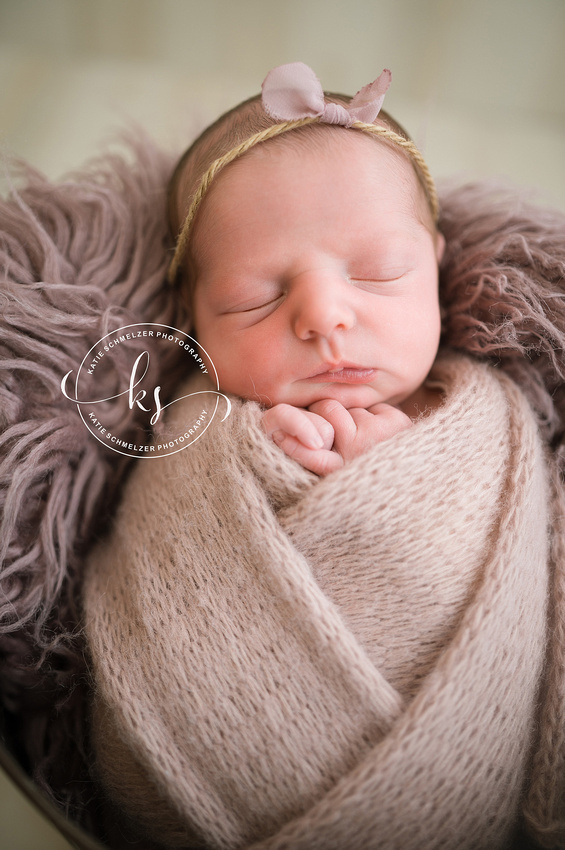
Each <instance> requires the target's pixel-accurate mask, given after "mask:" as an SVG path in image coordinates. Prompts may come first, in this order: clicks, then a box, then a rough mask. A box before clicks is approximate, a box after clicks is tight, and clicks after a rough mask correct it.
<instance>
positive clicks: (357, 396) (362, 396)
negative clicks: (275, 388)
mask: <svg viewBox="0 0 565 850" xmlns="http://www.w3.org/2000/svg"><path fill="white" fill-rule="evenodd" d="M325 399H333V400H335V401H339V402H340V404H342V405H343V406H344V407H345V408H347V409H348V410H349V409H351V408H353V407H362V408H364V409H366V408H368V407H371V405H373V404H379V403H380V402H387V401H388V399H387V398H383V396H382V394H380V393H378V392H377V391H376V390H375V389H373V387H371V386H369V385H367V384H358V385H352V384H338V383H335V384H332V383H328V384H321V385H316V386H315V387H312V389H311V390H309V388H308V389H307V391H304V388H301V391H300V392H298V393H289V394H288V396H287V395H286V394H282V395H281V397H280V398H279V399H278V400H277V401H276V402H275V404H281V403H282V402H286V404H292V405H294V407H303V408H305V409H306V408H308V407H310V406H311V405H312V404H315V402H317V401H324V400H325Z"/></svg>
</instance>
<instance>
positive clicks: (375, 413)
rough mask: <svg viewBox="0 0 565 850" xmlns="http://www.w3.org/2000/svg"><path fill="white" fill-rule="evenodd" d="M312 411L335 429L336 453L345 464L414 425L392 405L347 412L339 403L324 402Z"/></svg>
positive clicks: (314, 406) (317, 403)
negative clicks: (376, 444)
mask: <svg viewBox="0 0 565 850" xmlns="http://www.w3.org/2000/svg"><path fill="white" fill-rule="evenodd" d="M308 410H309V411H310V412H312V413H317V414H318V415H319V416H321V417H322V418H323V419H325V420H326V421H327V422H328V423H329V424H330V425H331V426H332V428H333V431H334V444H333V452H334V453H335V454H337V455H338V456H339V457H340V458H341V459H342V461H343V462H345V461H348V460H353V458H355V457H359V455H362V454H363V453H364V452H366V451H367V449H369V448H370V447H371V446H373V445H375V443H382V442H383V441H384V440H388V439H390V437H393V436H394V435H395V434H398V433H399V432H400V431H405V430H406V429H407V428H410V427H411V425H412V420H411V419H410V418H409V417H408V416H407V415H406V414H405V413H403V412H402V410H399V409H398V408H397V407H393V406H392V405H390V404H384V403H380V404H373V405H372V406H371V407H368V408H367V409H365V408H362V407H352V408H350V409H347V408H345V407H344V406H343V405H342V404H340V403H339V401H336V400H335V399H323V400H322V401H317V402H315V403H314V404H311V405H310V407H309V408H308Z"/></svg>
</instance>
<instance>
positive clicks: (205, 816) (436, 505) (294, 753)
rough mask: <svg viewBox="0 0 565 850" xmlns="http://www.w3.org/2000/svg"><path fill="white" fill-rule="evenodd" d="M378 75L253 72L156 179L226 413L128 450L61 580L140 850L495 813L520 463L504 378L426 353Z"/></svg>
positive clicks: (115, 787) (428, 843) (422, 287)
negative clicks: (260, 78) (129, 466)
mask: <svg viewBox="0 0 565 850" xmlns="http://www.w3.org/2000/svg"><path fill="white" fill-rule="evenodd" d="M388 80H389V75H388V74H387V73H386V72H384V73H383V75H381V77H379V79H378V80H376V81H375V83H373V84H371V85H370V86H367V87H365V89H362V90H361V92H359V93H358V95H356V96H355V97H354V98H352V99H349V98H346V97H343V96H328V97H327V98H326V96H324V94H323V92H322V90H321V87H320V85H319V83H318V82H317V80H316V78H315V76H314V75H313V73H312V72H311V71H310V69H308V68H306V66H303V65H301V64H300V63H297V65H291V66H283V68H281V69H275V71H273V72H271V74H269V75H268V77H267V79H266V81H265V83H264V86H263V97H262V99H261V98H252V99H251V100H250V101H247V102H245V103H244V104H241V105H240V106H238V107H236V108H235V109H234V110H232V111H231V112H229V113H227V114H226V115H224V116H222V117H221V118H220V119H218V121H217V122H216V123H215V124H213V125H212V126H211V127H210V128H208V130H206V131H205V132H204V133H203V134H202V136H201V137H200V138H199V139H198V140H197V141H196V142H195V143H194V145H193V146H192V147H191V148H190V149H189V151H188V152H187V153H186V154H185V155H184V156H183V158H182V159H181V161H180V162H179V165H178V167H177V169H176V171H175V173H174V176H173V179H172V182H171V188H170V210H169V212H170V219H171V224H172V227H173V229H174V231H175V232H177V231H179V232H180V235H179V238H178V241H177V246H176V250H175V255H174V258H173V261H172V264H171V269H170V275H169V277H170V282H171V283H172V284H173V285H175V286H177V287H178V292H179V297H183V298H186V299H187V303H188V306H189V309H190V311H191V316H192V318H193V325H194V330H195V335H196V337H197V339H198V341H199V343H200V344H201V345H202V347H203V349H204V350H205V351H206V352H208V354H209V355H210V357H211V360H212V361H213V363H214V365H215V367H216V369H217V372H218V376H219V381H220V387H221V390H222V391H223V392H224V393H226V394H228V395H229V396H230V398H231V403H232V413H231V415H230V416H229V417H228V418H227V419H226V420H225V421H223V422H221V423H218V422H217V421H214V422H213V423H212V424H211V425H210V427H209V428H208V430H207V431H206V433H205V434H203V435H202V438H201V439H199V440H198V442H197V443H194V444H193V445H190V446H188V447H187V448H186V449H185V450H183V451H181V452H179V453H177V454H174V455H168V456H165V457H162V458H154V459H151V460H143V461H142V462H139V463H138V464H137V466H136V467H135V468H134V469H133V471H132V473H131V475H130V476H129V478H128V481H127V482H126V485H125V487H124V492H123V497H122V502H121V505H120V507H119V510H118V511H117V514H116V517H115V519H114V523H113V526H112V528H111V529H109V533H108V536H107V538H106V539H105V540H103V541H101V542H100V544H99V545H98V546H97V547H96V548H95V549H94V550H93V552H92V553H91V555H90V557H89V562H88V565H87V570H86V575H85V580H84V600H83V601H84V621H85V631H86V634H87V637H88V643H89V649H90V653H91V658H92V675H93V704H92V715H91V720H92V736H93V748H94V751H95V754H96V765H97V771H98V774H99V777H100V780H101V781H102V782H103V783H104V785H105V787H106V788H107V790H108V793H109V795H110V797H111V799H112V801H113V803H114V805H116V806H117V807H118V809H119V810H120V811H121V812H122V815H123V817H124V818H126V819H128V818H129V823H130V825H131V824H133V831H134V833H135V840H136V841H141V842H142V843H141V846H145V845H144V844H143V842H144V841H146V840H148V836H149V837H150V839H151V840H152V841H156V842H157V845H156V846H159V847H202V846H204V847H210V848H226V850H236V848H247V847H249V848H251V847H253V848H255V850H258V848H261V850H267V849H268V848H269V850H275V849H276V848H278V850H282V848H283V847H285V848H292V850H312V848H315V847H319V848H324V850H344V848H347V850H370V848H376V847H379V849H380V850H387V849H388V850H393V848H399V847H401V848H403V850H424V848H428V850H433V849H434V848H438V847H446V848H450V847H458V848H469V849H470V848H477V847H486V846H488V847H491V848H499V847H500V848H503V847H505V846H507V845H508V842H509V839H510V837H511V835H512V834H513V831H514V829H515V827H516V823H517V817H518V806H519V803H520V800H521V796H522V793H523V788H524V784H525V781H526V770H527V766H528V763H529V762H528V759H529V754H530V740H531V737H532V734H533V729H534V728H535V723H536V718H535V710H536V704H537V703H536V699H537V695H538V683H539V676H540V671H541V669H542V664H543V658H544V646H545V625H546V622H545V595H546V589H547V558H548V553H547V535H546V527H547V487H546V476H545V467H544V460H543V449H542V447H541V443H540V441H539V438H538V436H537V426H536V422H535V419H534V416H533V414H532V411H531V410H530V408H529V406H528V404H527V402H526V401H525V399H524V397H523V396H522V394H521V392H520V391H519V389H518V388H517V387H516V385H515V384H513V382H512V381H511V380H510V379H509V378H507V377H506V376H505V375H504V374H499V373H497V372H496V371H495V370H494V369H492V368H490V367H488V366H487V365H485V364H482V363H479V362H477V361H475V360H473V359H471V358H470V357H466V356H462V355H458V356H456V355H454V354H452V353H451V354H450V353H449V352H445V351H441V347H440V329H441V310H440V299H439V296H438V264H439V261H440V259H441V257H442V252H443V249H444V238H443V236H442V235H441V234H440V233H439V232H438V230H437V227H436V221H437V212H438V207H437V198H436V194H435V189H434V186H433V181H432V180H431V177H430V176H429V172H428V170H427V167H426V166H425V163H424V161H423V160H422V158H421V155H420V154H419V152H418V151H417V149H416V148H415V147H414V145H413V144H412V142H411V141H410V140H409V139H408V137H407V136H406V134H405V133H404V132H403V131H402V130H401V128H400V127H399V126H398V125H397V124H396V123H395V122H394V121H393V120H392V119H391V118H390V116H387V115H385V114H384V113H382V111H381V104H382V98H383V96H384V91H386V88H387V86H388ZM206 381H207V378H206V376H205V375H201V374H195V375H193V376H189V377H188V379H187V381H186V384H184V385H183V391H182V393H180V395H182V399H181V400H179V402H178V403H177V404H175V405H174V408H173V410H172V415H171V418H170V422H171V423H172V425H173V426H175V427H176V426H177V425H179V423H180V424H182V423H184V422H187V421H191V419H192V418H193V417H194V416H197V415H198V412H199V410H200V406H201V401H200V398H201V396H200V395H196V393H200V392H205V391H207V390H206V386H207V384H206ZM169 412H171V411H169ZM525 623H527V624H528V641H527V646H526V647H525V646H524V643H523V642H522V641H521V640H520V635H521V634H523V629H524V624H525ZM148 846H149V847H153V846H155V845H154V844H151V843H149V845H148Z"/></svg>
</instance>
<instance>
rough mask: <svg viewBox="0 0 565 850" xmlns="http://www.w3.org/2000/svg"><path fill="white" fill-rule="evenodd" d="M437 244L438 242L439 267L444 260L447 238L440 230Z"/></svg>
mask: <svg viewBox="0 0 565 850" xmlns="http://www.w3.org/2000/svg"><path fill="white" fill-rule="evenodd" d="M435 242H436V259H437V264H438V266H439V265H440V263H441V261H442V258H443V253H444V251H445V236H444V235H443V233H440V232H439V230H437V231H436V238H435Z"/></svg>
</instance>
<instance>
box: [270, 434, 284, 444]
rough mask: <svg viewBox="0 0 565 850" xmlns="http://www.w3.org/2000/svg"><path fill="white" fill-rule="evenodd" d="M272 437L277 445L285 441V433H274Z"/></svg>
mask: <svg viewBox="0 0 565 850" xmlns="http://www.w3.org/2000/svg"><path fill="white" fill-rule="evenodd" d="M271 437H272V439H273V441H274V442H275V443H282V441H283V440H284V431H273V433H272V434H271Z"/></svg>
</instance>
